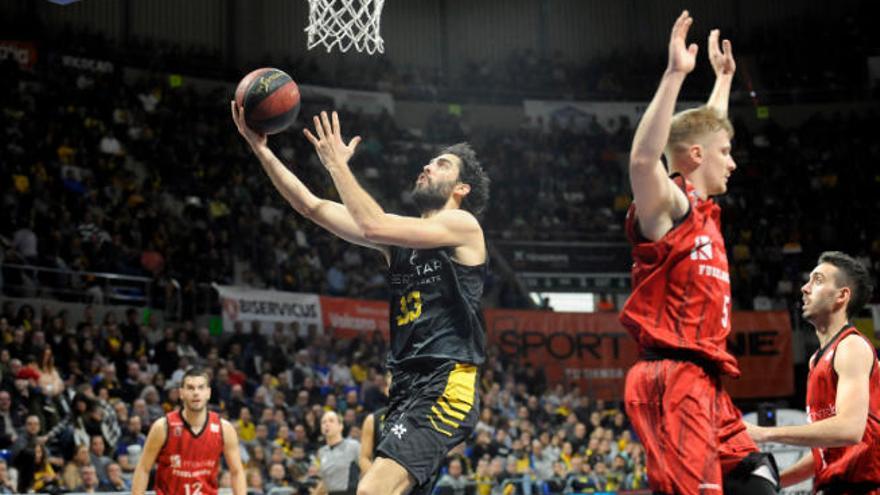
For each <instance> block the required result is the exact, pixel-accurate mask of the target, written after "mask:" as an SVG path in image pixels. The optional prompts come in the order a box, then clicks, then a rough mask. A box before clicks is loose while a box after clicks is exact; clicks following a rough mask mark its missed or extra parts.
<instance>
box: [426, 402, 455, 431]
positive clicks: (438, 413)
mask: <svg viewBox="0 0 880 495" xmlns="http://www.w3.org/2000/svg"><path fill="white" fill-rule="evenodd" d="M431 412H433V413H434V414H435V415H436V416H437V419H439V420H440V421H442V422H444V423H446V424H448V425H449V426H451V427H453V428H458V427H459V426H461V425H460V424H458V423H456V422H455V421H452V420H451V419H446V417H445V416H443V413H441V412H440V411H439V410H438V409H437V406H431Z"/></svg>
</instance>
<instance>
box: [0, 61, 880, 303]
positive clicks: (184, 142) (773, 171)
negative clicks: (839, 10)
mask: <svg viewBox="0 0 880 495" xmlns="http://www.w3.org/2000/svg"><path fill="white" fill-rule="evenodd" d="M3 70H4V77H3V80H2V83H0V84H2V85H3V87H2V88H0V104H2V107H3V111H4V114H5V116H6V117H7V125H6V126H5V127H4V128H3V129H2V131H0V132H2V133H3V139H4V146H3V147H2V149H0V162H2V164H3V170H4V171H5V173H4V174H3V175H2V177H0V194H2V201H3V205H4V208H3V210H2V213H0V235H2V236H3V237H2V239H3V240H4V242H6V246H5V247H6V248H7V249H5V250H2V251H3V252H4V255H5V259H4V261H5V262H6V263H17V264H29V265H40V266H44V267H47V268H56V269H73V270H83V271H91V272H110V273H119V274H124V275H145V276H148V277H151V278H153V279H154V280H155V281H156V282H157V283H156V287H157V288H156V289H155V291H156V292H157V294H155V295H154V296H155V297H154V300H163V298H165V297H166V296H167V297H168V298H170V297H171V296H170V295H169V294H170V291H171V290H172V284H171V283H170V280H171V279H174V280H176V281H178V282H180V290H181V291H182V293H183V294H184V296H185V297H184V298H183V301H184V313H185V315H186V316H188V317H191V316H192V315H194V314H195V313H196V312H199V311H201V312H204V311H206V310H207V309H208V308H207V307H201V308H198V307H196V303H197V302H198V301H201V300H202V298H200V295H203V294H204V292H206V291H208V290H207V289H206V287H207V285H206V284H209V283H212V282H217V283H221V284H228V283H236V284H245V285H250V286H256V287H274V288H278V289H282V290H292V291H301V292H319V293H324V294H331V295H340V296H355V297H367V298H383V297H384V295H385V281H384V273H383V263H382V261H381V259H380V258H379V257H378V256H377V255H376V254H375V253H374V252H372V251H369V250H365V249H362V248H358V247H354V246H351V245H349V244H347V243H345V242H342V241H340V240H338V239H337V238H335V237H333V236H331V235H329V234H326V233H325V232H324V231H322V230H321V229H320V228H318V227H316V226H315V225H314V224H312V223H311V222H309V221H307V220H305V219H303V218H302V217H299V216H298V215H296V214H294V213H293V212H292V211H291V209H290V208H289V206H288V205H286V204H285V203H284V202H283V200H282V198H281V197H280V195H278V194H277V193H276V192H275V191H274V189H273V187H272V185H271V183H270V182H269V181H268V180H267V179H266V177H265V175H264V174H263V173H262V171H260V170H259V165H258V163H257V162H256V160H255V159H254V158H253V157H252V156H251V155H250V154H249V152H248V150H247V149H246V147H245V145H244V144H243V143H242V142H241V140H240V139H239V137H238V135H237V134H236V133H235V132H233V130H232V129H231V124H230V122H229V117H228V115H226V111H225V109H226V108H227V107H226V106H225V105H223V104H222V103H223V102H224V101H225V100H226V98H228V95H227V94H225V90H224V89H218V90H215V91H212V92H196V91H195V90H194V89H193V88H192V87H183V88H174V87H171V85H170V84H169V83H168V81H167V80H163V79H161V78H154V79H145V80H140V81H137V82H133V83H126V82H125V81H123V80H122V78H121V76H120V75H119V74H90V73H83V72H78V71H76V70H74V69H63V68H57V67H55V68H53V69H52V72H51V77H48V75H47V72H43V71H37V72H34V73H24V72H21V71H19V70H18V69H17V68H16V66H15V65H14V64H12V63H11V62H7V63H6V64H4V65H3ZM329 105H330V102H326V101H320V100H317V101H309V102H306V103H305V107H304V108H303V114H304V115H309V114H310V113H314V112H315V111H316V110H317V109H319V108H326V107H327V106H329ZM342 118H343V121H344V122H345V126H346V128H348V129H351V130H352V132H355V131H357V132H359V133H361V134H362V136H363V138H364V142H363V143H362V145H361V146H360V151H359V153H358V154H357V155H356V157H355V160H354V165H353V167H354V169H355V170H356V171H357V173H358V175H359V176H360V177H361V180H362V181H363V183H364V185H365V186H366V187H367V188H368V189H369V190H370V191H371V192H372V193H373V194H374V195H375V196H376V197H377V198H378V199H379V201H380V203H381V204H382V205H383V206H385V207H386V209H387V210H389V211H394V212H399V213H411V212H412V210H411V202H410V201H409V190H410V189H411V187H412V184H411V182H410V177H415V176H416V175H417V174H418V169H419V168H420V167H421V166H422V164H424V163H426V162H427V160H428V159H429V157H430V156H431V154H432V153H433V152H434V151H435V149H436V148H434V147H432V146H430V145H429V144H426V143H449V142H454V141H456V140H459V139H468V140H470V141H471V142H473V143H474V145H475V147H476V149H477V150H478V152H479V153H480V156H481V159H482V161H483V162H484V164H485V165H486V167H487V169H488V172H489V175H490V177H492V179H493V186H492V197H491V200H490V205H489V208H488V210H487V212H486V218H485V221H484V225H485V226H486V230H487V232H488V233H489V235H490V239H496V240H497V239H514V240H612V241H613V240H617V241H622V240H623V237H622V228H621V227H622V224H623V217H624V214H625V211H626V209H627V207H628V204H629V201H630V195H629V188H628V184H627V180H626V158H627V150H628V147H629V144H630V142H631V135H632V132H633V126H634V124H635V123H633V122H630V121H629V120H628V119H626V118H625V117H622V118H620V119H616V120H615V121H613V122H598V121H596V120H595V119H594V120H593V121H592V122H589V121H584V120H583V119H578V120H577V121H575V120H571V121H557V120H553V121H550V122H543V121H540V120H531V119H529V120H527V121H525V122H523V124H522V125H521V126H520V128H519V129H518V130H517V131H514V132H510V131H499V130H493V129H473V128H471V126H470V125H469V124H468V116H467V115H464V116H460V115H458V114H452V113H437V114H436V115H434V116H432V117H431V118H430V120H429V122H428V125H427V126H426V129H425V130H424V132H423V133H422V135H420V136H414V135H412V134H411V133H410V132H409V131H407V130H404V129H400V128H399V127H398V126H397V125H396V124H395V122H394V120H393V118H392V117H391V116H390V115H388V114H386V113H382V114H378V115H369V114H364V113H352V112H343V116H342ZM304 120H305V119H302V121H304ZM878 122H880V121H878V118H877V115H876V113H875V112H873V111H868V112H862V113H858V114H850V115H844V114H834V115H832V116H822V115H816V116H815V117H814V118H812V119H809V120H807V121H806V122H805V123H804V124H802V125H799V126H797V127H793V128H784V127H781V126H779V125H776V124H774V123H773V120H767V121H766V124H764V125H763V126H759V127H754V126H753V127H752V129H751V130H750V129H749V128H748V127H747V126H745V125H743V123H742V122H736V123H735V124H736V131H737V135H736V138H735V142H736V144H735V147H734V157H735V159H736V160H737V163H738V166H739V169H740V170H739V171H738V172H737V173H736V174H735V175H734V177H733V179H732V181H731V188H730V193H729V194H728V195H727V196H725V197H723V198H722V199H720V201H722V202H723V203H724V207H725V208H724V218H723V222H724V225H725V234H726V235H725V238H726V239H727V241H728V243H729V250H730V254H731V263H732V265H733V267H734V269H733V273H732V277H733V280H734V282H733V283H734V291H733V293H734V294H735V296H736V297H737V302H738V306H739V307H740V308H744V309H749V308H759V309H766V308H767V307H773V306H779V305H780V304H782V303H781V301H783V300H786V299H793V298H791V297H790V296H791V295H792V291H793V290H794V289H796V288H797V287H798V286H799V280H800V277H801V275H802V272H803V271H804V270H805V269H808V266H809V265H810V264H811V263H812V261H813V260H814V259H815V257H816V256H815V255H816V254H817V253H818V252H820V251H822V250H824V249H832V248H833V249H844V250H849V251H852V252H853V253H854V254H855V255H857V256H859V257H860V258H862V259H863V260H864V261H866V262H867V263H868V264H869V265H872V266H873V268H874V273H880V270H878V268H880V237H878V235H880V234H878V233H877V231H876V229H870V228H869V226H870V225H869V224H870V222H868V221H867V220H866V219H868V218H870V217H871V212H873V211H876V207H877V200H876V198H877V197H878V194H877V192H878V191H877V189H878V181H877V180H876V174H875V173H874V171H873V164H874V163H876V161H877V160H878V159H880V148H878V146H877V145H876V143H874V140H873V139H872V136H875V135H876V134H877V132H878ZM299 125H302V124H301V123H300V124H299ZM272 146H273V148H274V149H275V150H276V152H277V154H278V155H279V156H280V157H281V158H282V160H284V161H285V162H286V163H288V164H290V165H291V166H292V167H293V169H294V170H295V171H296V172H297V173H298V174H299V175H300V177H301V178H302V179H303V180H304V182H305V183H306V184H307V185H309V187H311V188H312V189H313V190H314V191H315V192H316V193H317V194H319V195H321V196H325V197H329V198H335V197H336V193H335V190H334V189H333V187H332V183H331V182H330V180H329V178H328V176H327V174H326V173H324V171H323V170H322V168H321V166H320V164H319V163H318V162H317V159H316V157H315V154H314V153H313V151H312V150H311V149H310V147H309V145H308V143H307V142H306V141H305V140H304V139H302V138H301V137H300V134H299V132H298V130H296V129H294V130H291V131H290V132H287V133H284V134H282V135H279V136H275V137H273V138H272ZM391 171H393V172H391ZM852 198H859V200H858V201H853V200H851V199H852ZM41 277H42V279H41ZM47 277H49V276H48V275H45V274H42V275H40V276H39V277H37V276H34V275H29V274H28V273H27V272H23V271H21V270H15V271H10V270H4V272H3V277H0V287H3V290H4V291H5V292H6V293H7V294H10V295H23V294H28V293H29V294H35V293H40V286H41V285H45V286H54V285H59V284H60V285H68V286H71V287H72V288H74V289H78V290H80V291H81V292H87V293H88V294H90V296H89V297H91V298H92V300H94V301H95V302H101V301H102V300H103V298H104V297H105V296H106V294H104V293H103V292H102V290H101V289H100V287H98V283H97V281H96V280H95V279H93V278H90V277H84V278H80V277H74V278H72V279H71V278H65V279H64V280H63V281H62V280H59V279H61V278H62V277H61V276H57V277H56V276H53V278H52V279H51V280H46V278H47ZM495 282H497V281H496V280H494V279H493V280H490V283H489V285H488V291H487V292H488V293H489V294H490V298H489V301H490V303H491V304H495V305H507V306H509V305H519V304H522V303H523V302H522V298H521V297H508V296H509V295H510V294H513V293H515V291H514V290H513V289H512V288H511V284H509V283H506V282H504V281H503V280H502V281H500V282H499V283H495ZM163 288H164V289H165V290H163ZM200 291H201V292H200ZM208 292H209V291H208ZM42 293H43V294H45V295H48V296H51V295H53V294H50V293H47V292H46V291H43V292H42ZM54 295H56V296H57V294H54ZM782 306H784V304H782Z"/></svg>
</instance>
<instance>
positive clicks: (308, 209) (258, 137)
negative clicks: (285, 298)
mask: <svg viewBox="0 0 880 495" xmlns="http://www.w3.org/2000/svg"><path fill="white" fill-rule="evenodd" d="M231 109H232V120H233V121H234V122H235V126H236V127H237V128H238V132H239V133H240V134H241V135H242V137H244V139H245V141H247V143H248V145H250V147H251V150H253V152H254V155H256V156H257V158H258V159H259V160H260V164H261V165H262V166H263V170H265V171H266V174H267V175H268V176H269V179H271V180H272V184H273V185H274V186H275V188H276V189H278V192H280V193H281V195H282V196H283V197H284V199H285V200H287V202H288V203H290V205H291V206H292V207H293V209H294V210H296V211H297V212H298V213H299V214H300V215H302V216H304V217H306V218H308V219H309V220H311V221H313V222H315V223H317V224H318V225H320V226H321V227H323V228H325V229H327V230H328V231H330V232H332V233H333V234H335V235H337V236H338V237H341V238H342V239H345V240H346V241H348V242H352V243H354V244H359V245H361V246H366V247H370V248H373V249H378V250H380V251H385V248H384V247H381V246H377V245H376V244H374V243H372V242H370V241H368V240H367V239H366V238H365V237H364V235H363V233H362V232H361V230H360V228H358V226H357V224H356V223H355V222H354V220H353V219H352V218H351V215H350V214H349V213H348V210H346V209H345V206H343V205H342V204H341V203H337V202H335V201H329V200H326V199H322V198H319V197H318V196H316V195H315V194H314V193H312V191H310V190H309V188H308V187H306V185H305V184H303V183H302V181H300V180H299V178H298V177H297V176H296V175H295V174H294V173H293V172H291V171H290V170H288V168H287V167H285V166H284V164H283V163H281V160H279V159H278V157H276V156H275V154H274V153H273V152H272V150H271V149H269V146H268V144H267V138H266V135H265V134H260V133H258V132H255V131H254V130H252V129H250V128H248V126H247V124H245V120H244V114H243V111H242V109H241V108H238V107H236V105H235V102H234V101H233V102H231Z"/></svg>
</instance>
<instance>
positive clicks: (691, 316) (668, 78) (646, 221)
mask: <svg viewBox="0 0 880 495" xmlns="http://www.w3.org/2000/svg"><path fill="white" fill-rule="evenodd" d="M692 23H693V19H692V18H691V17H690V15H688V12H687V11H684V12H682V14H681V15H680V16H679V17H678V19H677V20H676V21H675V25H674V26H673V28H672V35H671V38H670V41H669V63H668V66H667V69H666V71H665V73H664V74H663V78H662V79H661V81H660V86H659V87H658V88H657V93H656V94H655V95H654V99H653V100H652V101H651V104H650V105H649V106H648V108H647V110H646V111H645V115H644V116H643V117H642V120H641V122H640V123H639V126H638V129H636V133H635V137H634V138H633V145H632V151H631V153H630V167H629V170H630V183H631V185H632V189H633V196H634V201H633V205H632V206H631V207H630V211H629V212H628V214H627V219H626V231H627V236H628V238H629V240H630V242H631V243H632V245H633V249H632V256H633V261H634V262H633V269H632V270H633V273H632V283H633V290H632V294H631V295H630V297H629V299H628V300H627V302H626V304H625V306H624V308H623V311H622V312H621V315H620V318H621V322H622V323H623V325H624V326H625V327H626V328H627V330H628V331H629V332H630V334H631V335H632V336H633V337H634V338H635V339H636V341H637V342H638V346H639V351H640V359H639V361H638V362H637V363H636V364H635V365H634V366H633V367H632V368H631V369H630V371H629V372H628V373H627V377H626V388H625V391H624V399H625V405H626V412H627V415H628V416H629V418H630V420H631V421H632V425H633V427H634V429H635V431H636V433H637V434H638V436H639V437H640V439H641V441H642V443H643V445H644V446H645V452H646V455H647V463H646V464H647V472H648V479H649V481H650V485H651V489H652V490H653V491H654V492H655V493H665V494H683V495H689V494H694V495H697V494H701V495H702V494H707V495H711V494H721V493H722V492H723V493H730V494H740V493H742V494H746V493H748V494H752V495H755V494H758V495H760V494H770V493H775V492H776V490H777V486H778V474H777V471H776V465H775V463H774V462H773V460H772V457H769V456H767V455H765V454H761V453H760V452H759V451H758V448H757V446H756V445H755V443H754V442H753V441H752V439H751V438H750V437H749V435H748V433H747V432H746V427H745V425H744V423H743V421H742V415H741V413H740V412H739V410H738V409H736V407H735V406H734V405H733V402H732V401H731V399H730V396H729V395H728V394H727V393H726V392H725V391H724V390H723V389H722V387H721V375H729V376H734V377H736V376H738V375H739V374H740V371H739V368H738V367H737V362H736V359H735V358H734V357H733V356H732V355H731V354H730V353H729V352H727V349H726V338H727V335H728V334H729V333H730V277H729V275H728V268H727V253H726V251H725V249H724V239H723V238H722V236H721V226H720V208H719V207H718V205H716V204H715V202H714V201H713V200H712V199H711V198H710V197H711V196H713V195H717V194H722V193H724V192H725V191H726V190H727V179H728V177H729V176H730V174H731V173H732V172H733V170H734V169H735V168H736V164H735V163H734V161H733V158H732V157H731V155H730V148H731V145H730V140H731V138H732V137H733V128H732V126H731V124H730V121H729V120H727V101H728V97H729V94H730V86H731V82H732V79H733V73H734V71H735V69H736V66H735V62H734V60H733V54H732V49H731V46H730V42H729V41H727V40H725V41H724V50H723V51H722V50H721V48H720V47H719V46H718V31H717V30H714V31H712V32H711V34H710V36H709V58H710V61H711V63H712V67H713V69H714V70H715V74H716V78H717V79H716V83H715V88H714V89H713V91H712V96H711V97H710V99H709V102H708V103H707V105H706V106H703V107H699V108H696V109H691V110H687V111H684V112H681V113H679V114H677V115H673V112H674V110H675V102H676V100H677V98H678V93H679V90H680V89H681V86H682V83H683V82H684V79H685V76H687V74H688V73H689V72H691V71H692V70H693V69H694V66H695V64H696V55H697V45H696V44H691V45H690V46H687V44H686V38H687V33H688V29H689V28H690V26H691V24H692ZM664 152H665V154H666V158H667V162H668V164H669V171H668V172H669V173H671V174H672V175H668V173H667V170H666V168H665V167H664V165H663V162H662V161H661V156H662V155H663V154H664Z"/></svg>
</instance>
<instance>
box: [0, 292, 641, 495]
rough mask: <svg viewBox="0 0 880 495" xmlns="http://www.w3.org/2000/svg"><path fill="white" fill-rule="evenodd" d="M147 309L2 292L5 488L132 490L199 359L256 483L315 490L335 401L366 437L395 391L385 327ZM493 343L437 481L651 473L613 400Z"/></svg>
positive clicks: (534, 486) (605, 487) (598, 482)
mask: <svg viewBox="0 0 880 495" xmlns="http://www.w3.org/2000/svg"><path fill="white" fill-rule="evenodd" d="M140 316H141V315H140V313H139V312H138V311H135V310H134V309H131V310H129V311H126V313H125V315H124V316H122V315H120V314H118V313H116V312H114V311H112V310H110V311H108V312H107V313H105V314H103V315H100V317H99V315H97V314H96V313H95V310H94V308H93V307H91V306H89V307H87V308H86V310H85V312H84V314H83V315H82V316H81V317H78V318H75V319H74V318H73V317H71V316H70V315H68V314H67V313H66V312H64V311H60V312H53V311H52V310H51V309H49V307H48V306H47V307H42V308H39V309H37V310H35V309H34V308H31V307H30V306H21V307H16V306H15V305H14V304H13V303H11V302H7V303H6V304H4V306H3V308H2V314H0V342H2V348H0V349H2V350H0V458H2V459H3V461H0V493H4V490H7V492H9V491H15V490H16V489H17V490H19V491H20V492H25V491H28V490H34V491H41V492H63V491H68V490H70V491H77V492H88V491H92V490H95V489H97V490H99V491H120V490H122V491H124V490H127V489H129V487H130V480H131V476H132V471H133V469H134V467H135V465H136V464H137V460H138V458H139V455H140V453H141V450H142V447H143V443H144V440H145V434H146V432H147V431H148V429H149V426H150V425H151V424H152V422H153V421H155V420H156V419H157V418H160V417H161V416H162V415H163V414H165V413H166V412H168V411H170V410H171V409H173V408H175V407H177V406H178V402H177V401H178V397H179V395H178V394H179V389H178V385H179V383H180V380H181V377H182V375H183V372H184V370H185V369H186V368H187V367H189V366H191V365H196V364H198V365H203V366H205V367H207V368H208V369H210V370H211V373H212V380H211V387H212V398H211V401H210V404H211V407H212V408H213V409H215V410H217V411H219V412H220V413H221V415H222V416H223V417H225V418H227V419H228V420H229V421H231V422H232V424H233V425H234V426H235V428H236V429H237V431H238V433H239V437H240V441H241V445H242V455H243V462H244V464H245V467H246V469H247V480H248V487H249V490H250V491H251V492H252V493H255V494H259V493H269V492H270V491H271V489H272V488H273V487H291V488H293V489H294V491H295V492H296V491H299V493H307V490H308V488H309V487H311V486H314V484H315V482H316V481H317V477H318V472H319V471H318V466H317V465H316V462H315V459H314V457H315V454H316V451H317V449H318V448H319V447H320V446H321V445H323V442H324V440H323V439H322V431H321V427H320V421H321V417H322V415H323V414H324V412H326V411H336V412H337V413H338V415H339V417H340V418H341V419H342V424H343V435H344V436H345V437H346V438H349V439H352V440H358V439H359V438H360V434H361V430H360V425H361V424H362V422H363V419H364V417H365V415H366V414H368V413H370V412H372V411H374V410H376V409H377V408H379V407H381V406H383V405H384V404H385V401H386V398H385V396H384V390H385V386H386V383H385V375H384V374H383V373H382V370H381V368H382V360H383V357H384V355H385V351H386V344H385V341H384V340H383V339H382V337H381V336H380V335H379V334H378V333H377V334H374V335H370V336H367V337H365V338H363V339H349V340H346V339H338V338H333V334H332V330H329V331H328V333H327V334H319V333H317V332H316V330H315V329H314V328H300V327H299V326H296V325H291V326H286V325H282V324H278V325H277V326H276V327H275V328H274V330H273V331H272V332H270V333H268V334H265V333H262V332H260V331H259V329H258V326H256V325H255V326H253V327H252V328H246V327H245V326H241V325H239V326H236V327H235V328H234V330H233V331H231V332H228V333H227V334H225V335H224V336H222V338H221V337H219V336H212V335H210V334H209V333H208V330H207V329H206V328H195V327H194V325H193V324H192V322H190V321H187V322H183V323H180V324H176V325H174V326H171V325H168V326H163V325H160V324H157V323H156V322H155V320H146V321H144V320H142V319H141V317H140ZM56 356H57V357H58V358H56ZM489 356H490V357H489V359H488V361H487V363H486V365H485V366H484V367H483V370H482V372H481V380H480V388H481V393H482V399H481V400H482V410H481V413H480V420H479V423H478V424H477V426H476V429H475V432H474V435H473V437H472V438H471V439H470V440H469V441H468V442H466V443H464V444H462V445H460V446H459V447H457V448H456V449H455V450H453V452H452V453H450V455H449V457H448V459H447V462H446V465H445V466H444V467H443V476H442V477H441V478H440V480H439V481H438V492H439V493H456V494H458V493H464V492H463V491H462V490H466V492H467V493H474V494H480V495H488V494H490V493H491V494H497V493H505V494H507V495H510V494H511V493H518V494H527V493H540V492H541V490H544V489H545V488H544V487H545V486H546V490H547V491H545V492H543V493H563V492H567V493H568V492H579V493H586V492H589V491H591V490H593V491H612V490H618V489H639V488H645V487H646V486H647V485H646V473H645V470H644V452H643V451H642V447H641V445H640V444H639V443H638V442H637V441H636V440H635V439H634V438H633V436H632V433H631V431H630V429H629V426H628V424H627V420H626V417H625V416H624V414H623V412H622V411H621V410H619V409H618V406H617V405H616V404H612V403H605V402H604V401H601V400H595V401H594V400H591V399H590V398H588V397H587V396H586V395H584V394H582V393H581V392H580V391H579V390H578V389H576V388H573V389H568V388H566V387H564V386H563V385H561V384H557V385H553V384H548V383H547V380H546V378H545V377H544V375H543V372H542V371H541V370H540V369H536V368H534V367H531V366H528V365H526V366H514V365H513V364H512V363H510V362H508V361H507V360H506V359H505V358H504V356H502V355H500V354H499V353H498V351H497V349H491V350H490V352H489ZM10 467H11V468H14V469H13V470H10V469H9V468H10ZM10 472H12V473H13V474H12V476H10ZM228 483H229V476H228V473H226V472H224V473H223V474H222V475H221V484H225V485H226V486H228ZM447 490H448V491H447Z"/></svg>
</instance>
